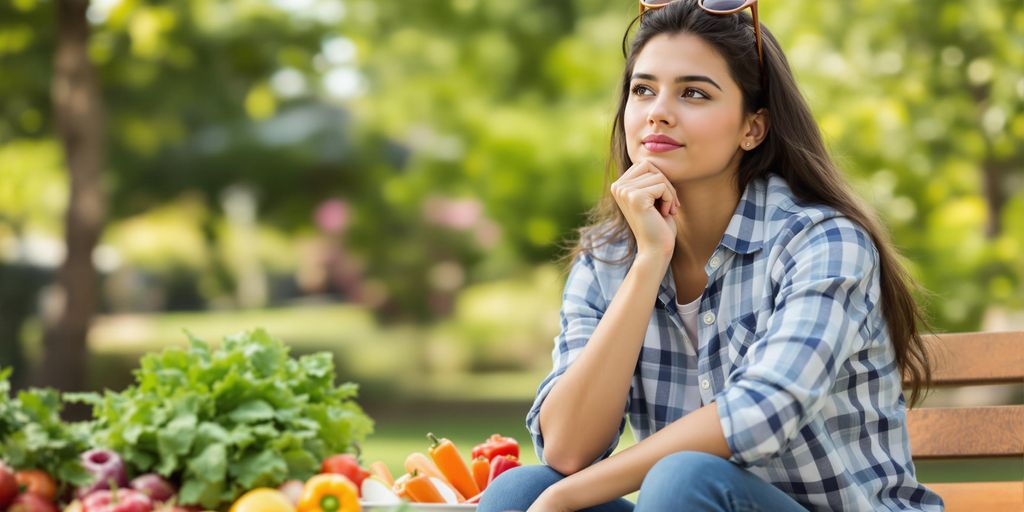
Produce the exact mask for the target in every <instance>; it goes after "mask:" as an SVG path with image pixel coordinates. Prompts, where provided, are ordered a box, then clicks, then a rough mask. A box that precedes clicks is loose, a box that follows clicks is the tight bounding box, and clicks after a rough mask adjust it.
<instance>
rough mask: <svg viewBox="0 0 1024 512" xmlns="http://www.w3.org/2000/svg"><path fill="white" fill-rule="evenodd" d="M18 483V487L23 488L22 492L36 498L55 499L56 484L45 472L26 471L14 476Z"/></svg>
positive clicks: (36, 470)
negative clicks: (33, 495)
mask: <svg viewBox="0 0 1024 512" xmlns="http://www.w3.org/2000/svg"><path fill="white" fill-rule="evenodd" d="M14 478H15V479H16V480H17V481H18V487H23V488H24V491H23V492H30V493H32V494H35V495H37V496H40V497H43V498H46V499H47V500H50V501H53V500H54V498H56V497H57V483H56V482H54V481H53V478H51V477H50V475H49V474H48V473H47V472H46V471H42V470H39V469H27V470H24V471H18V472H17V473H15V474H14Z"/></svg>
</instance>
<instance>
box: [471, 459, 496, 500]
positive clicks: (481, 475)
mask: <svg viewBox="0 0 1024 512" xmlns="http://www.w3.org/2000/svg"><path fill="white" fill-rule="evenodd" d="M472 470H473V481H475V482H476V486H477V487H479V488H480V491H481V492H483V490H484V489H486V488H487V479H488V477H490V475H491V463H490V462H488V461H487V457H484V456H483V455H481V456H479V457H477V458H475V459H473V467H472Z"/></svg>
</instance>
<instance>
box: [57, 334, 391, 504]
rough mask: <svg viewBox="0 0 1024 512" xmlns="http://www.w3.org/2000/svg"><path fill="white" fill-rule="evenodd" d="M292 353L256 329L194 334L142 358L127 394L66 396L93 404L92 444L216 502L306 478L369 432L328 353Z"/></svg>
mask: <svg viewBox="0 0 1024 512" xmlns="http://www.w3.org/2000/svg"><path fill="white" fill-rule="evenodd" d="M288 352H289V349H288V347H287V346H286V345H285V344H284V343H282V342H281V341H280V340H278V339H276V338H273V337H271V336H270V335H269V334H268V333H267V332H266V331H264V330H261V329H260V330H254V331H249V332H244V333H241V334H238V335H235V336H229V337H227V338H226V339H225V340H224V343H223V345H222V346H221V347H220V348H217V349H212V348H211V347H210V345H209V344H207V343H206V342H204V341H202V340H199V339H197V338H194V337H191V336H190V344H189V346H188V348H187V349H180V348H168V349H165V350H164V351H163V352H161V353H159V354H149V355H146V356H144V357H143V358H142V361H141V366H140V368H139V369H138V370H136V371H135V384H134V385H132V386H130V387H128V388H127V389H125V390H124V391H121V392H113V391H107V392H106V393H104V394H102V395H100V394H95V393H86V394H78V395H75V396H73V397H72V398H73V399H75V400H79V401H84V402H87V403H89V404H91V405H92V407H93V416H94V418H95V421H94V423H93V429H94V431H93V436H92V442H93V445H94V446H103V447H106V448H109V449H111V450H113V451H115V452H117V453H119V454H120V455H121V456H122V457H123V458H124V460H125V462H126V463H127V464H128V465H129V466H130V467H132V468H133V469H134V470H135V471H137V472H143V473H149V472H154V473H158V474H160V475H162V476H164V477H167V478H170V479H172V480H174V481H178V482H180V483H181V488H180V492H179V495H178V502H179V503H182V504H185V505H192V504H197V505H200V506H202V507H204V508H208V509H216V508H218V507H224V506H225V505H226V504H228V503H230V502H231V501H232V500H234V499H235V498H236V497H237V496H239V495H241V494H243V493H244V492H246V491H248V490H250V489H253V488H257V487H276V486H278V485H280V484H281V483H283V482H285V481H286V480H289V479H300V480H305V479H307V478H309V477H310V476H312V475H314V474H316V473H317V471H318V470H319V469H320V462H321V461H322V460H323V459H324V458H325V457H326V456H328V455H331V454H335V453H343V452H346V451H349V450H350V449H352V448H353V446H354V444H356V443H358V442H361V441H362V440H363V439H365V437H366V435H367V434H369V433H370V432H371V431H372V428H373V423H372V421H371V420H370V419H369V418H368V417H367V416H366V415H365V414H364V413H363V411H362V409H361V408H360V407H359V405H358V404H357V403H356V402H355V401H354V400H353V399H354V397H355V395H356V391H357V386H356V385H355V384H352V383H346V384H342V385H341V386H335V384H334V377H335V374H334V362H333V360H332V356H331V354H330V353H326V352H321V353H317V354H312V355H306V356H302V357H300V358H297V359H295V358H291V357H289V355H288Z"/></svg>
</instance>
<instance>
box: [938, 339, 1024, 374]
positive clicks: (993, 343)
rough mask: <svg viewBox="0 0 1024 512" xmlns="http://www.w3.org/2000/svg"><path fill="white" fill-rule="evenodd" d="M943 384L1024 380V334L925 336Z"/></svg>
mask: <svg viewBox="0 0 1024 512" xmlns="http://www.w3.org/2000/svg"><path fill="white" fill-rule="evenodd" d="M924 340H925V343H926V344H927V345H928V347H929V349H928V352H929V354H930V355H931V357H932V361H933V363H932V366H933V372H932V382H933V383H934V384H939V385H965V384H967V385H971V384H1003V383H1012V382H1022V381H1024V331H1017V332H974V333H962V334H939V335H930V336H925V337H924Z"/></svg>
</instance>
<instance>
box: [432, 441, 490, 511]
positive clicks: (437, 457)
mask: <svg viewBox="0 0 1024 512" xmlns="http://www.w3.org/2000/svg"><path fill="white" fill-rule="evenodd" d="M427 438H428V439H430V441H431V442H432V443H433V446H431V447H430V450H429V453H430V458H432V459H434V462H435V463H436V464H437V468H438V469H440V470H441V473H442V474H443V475H444V476H445V477H446V478H447V479H448V482H449V483H451V484H452V487H454V488H455V490H456V491H459V494H461V495H462V496H464V497H465V496H469V497H473V496H476V495H477V494H480V487H478V486H477V485H476V481H475V480H473V475H472V474H471V473H470V472H469V466H466V461H464V460H462V456H461V455H459V450H458V449H457V448H455V444H454V443H452V442H451V441H450V440H448V439H443V438H442V439H438V438H437V437H435V436H434V434H432V433H431V434H427Z"/></svg>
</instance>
